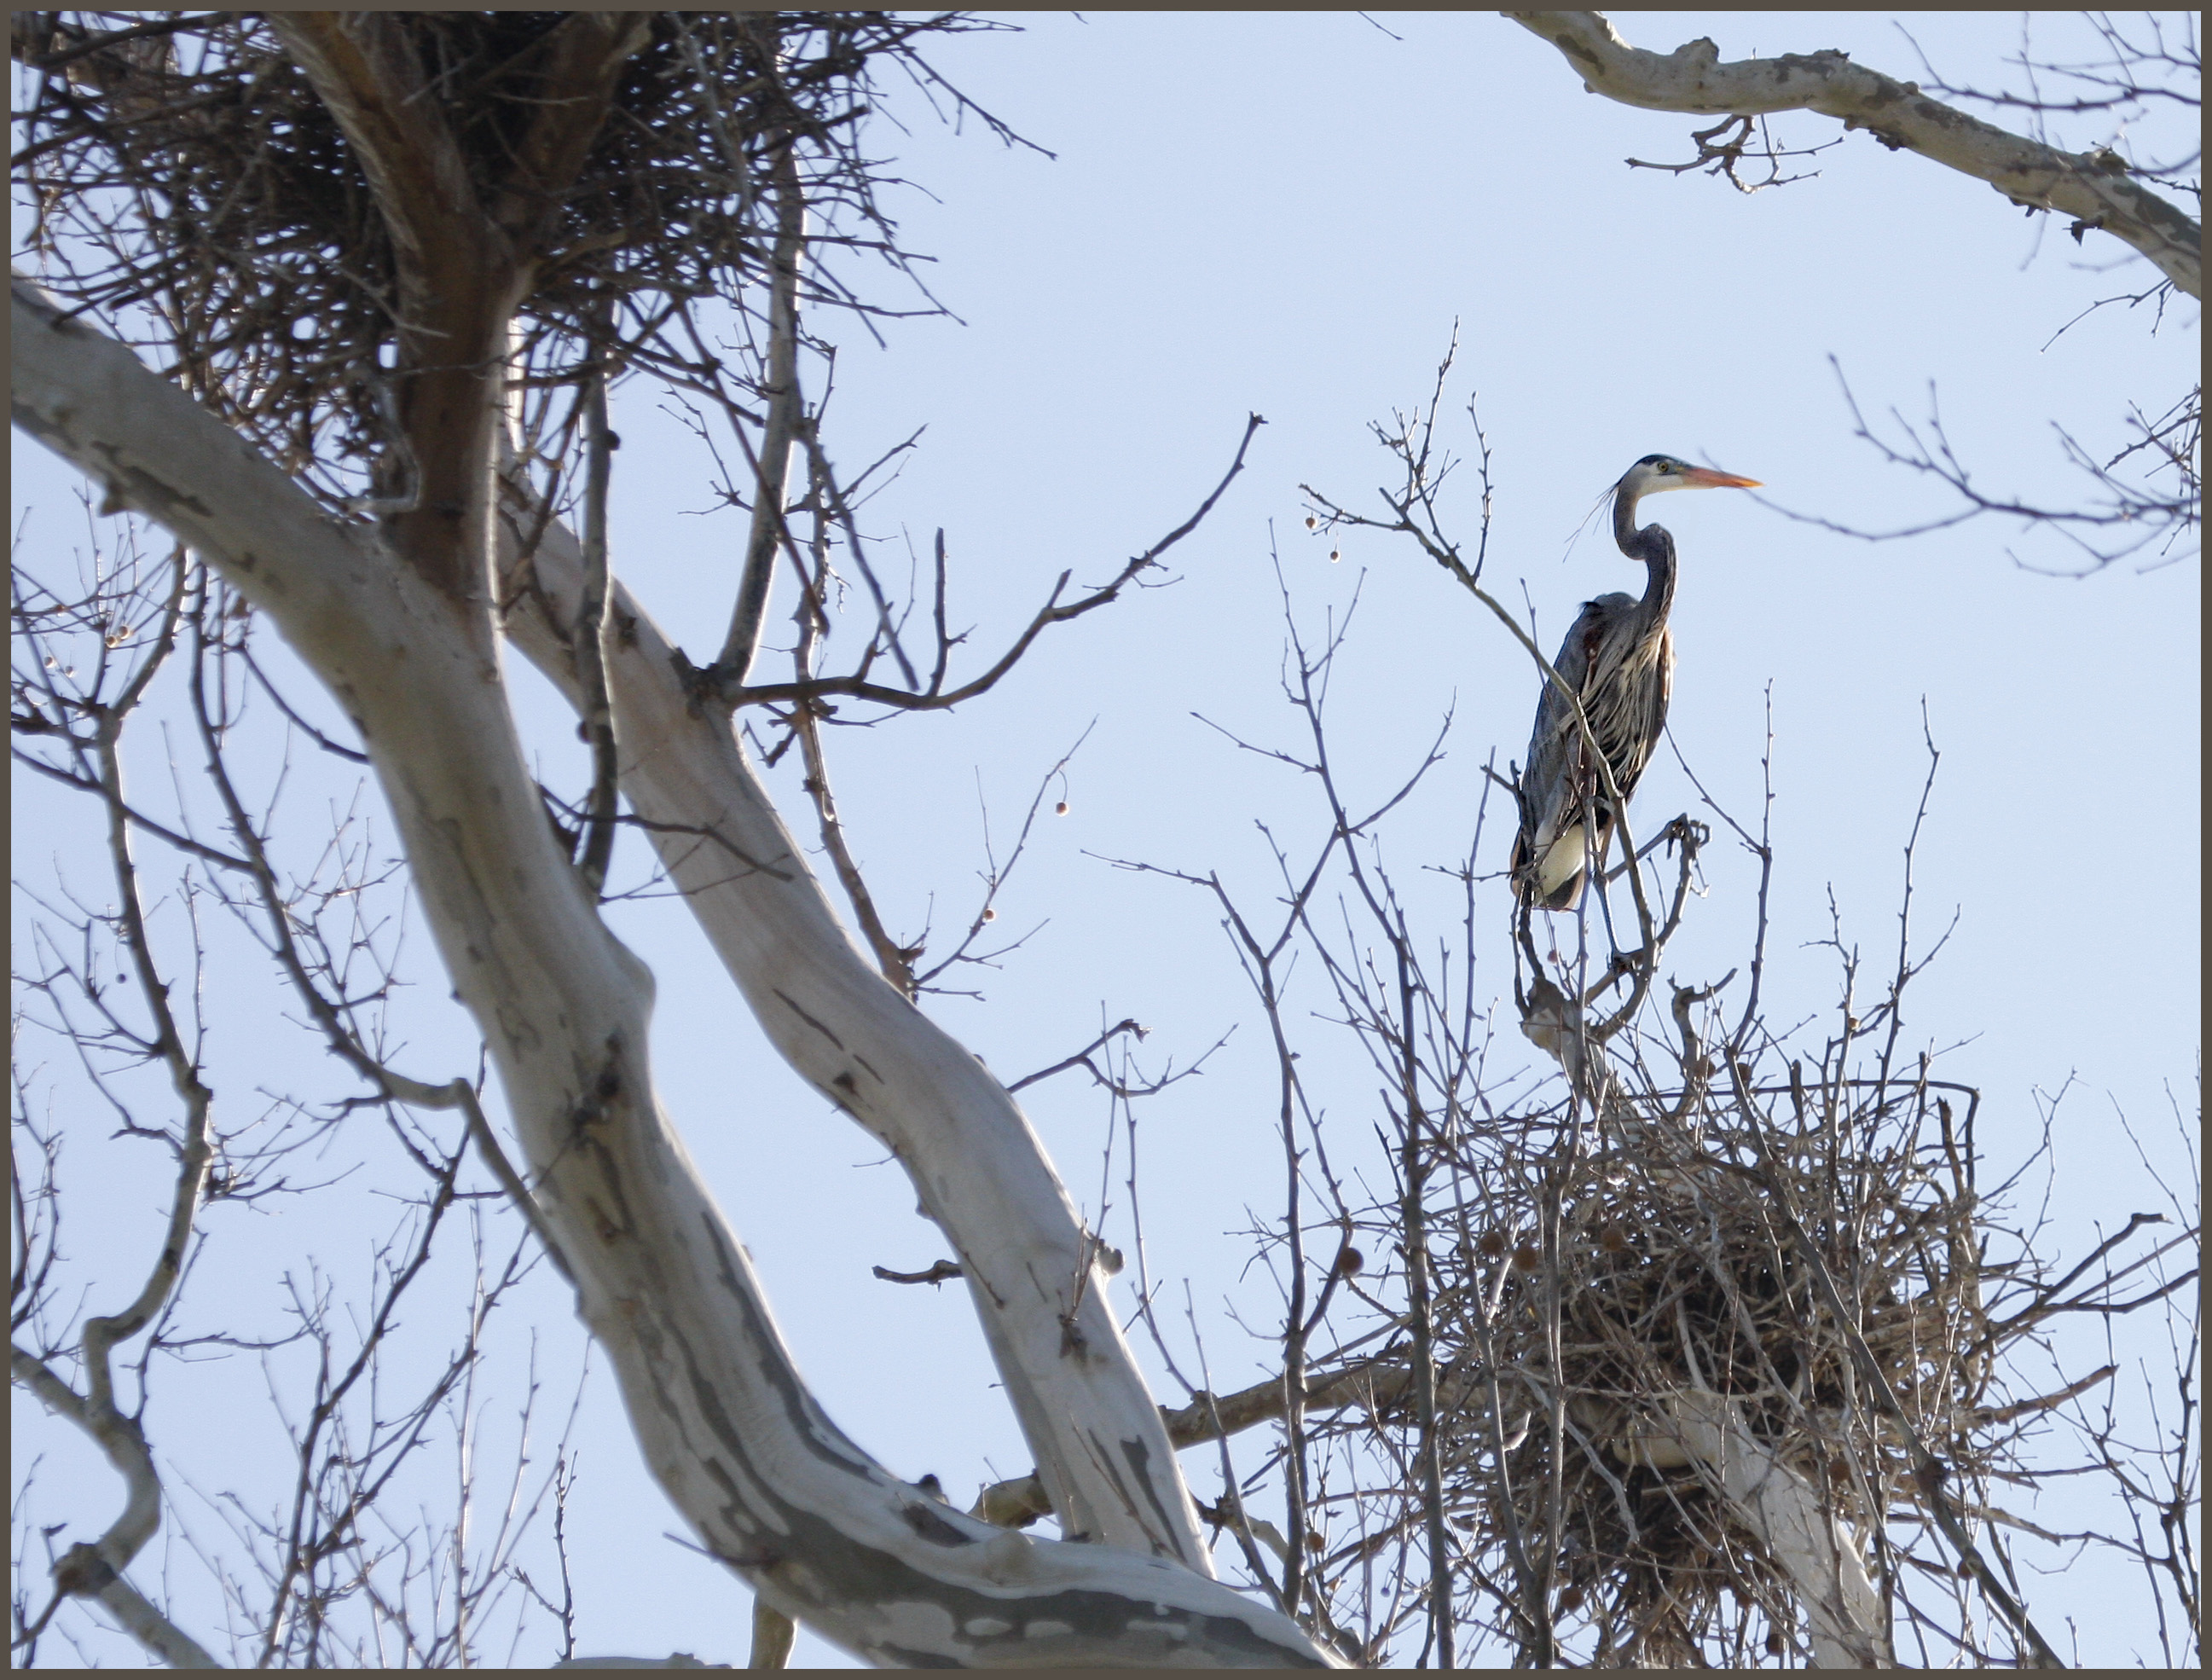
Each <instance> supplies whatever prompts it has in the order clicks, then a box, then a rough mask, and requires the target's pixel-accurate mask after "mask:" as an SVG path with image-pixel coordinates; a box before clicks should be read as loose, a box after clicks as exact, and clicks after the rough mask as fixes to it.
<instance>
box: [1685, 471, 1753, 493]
mask: <svg viewBox="0 0 2212 1680" xmlns="http://www.w3.org/2000/svg"><path fill="white" fill-rule="evenodd" d="M1682 482H1683V484H1686V485H1687V486H1688V487H1689V488H1690V489H1692V490H1757V489H1758V488H1759V480H1758V479H1756V478H1737V477H1736V476H1735V473H1733V472H1714V471H1713V469H1712V468H1711V467H1710V466H1693V467H1690V468H1689V469H1687V470H1686V471H1685V472H1683V474H1682Z"/></svg>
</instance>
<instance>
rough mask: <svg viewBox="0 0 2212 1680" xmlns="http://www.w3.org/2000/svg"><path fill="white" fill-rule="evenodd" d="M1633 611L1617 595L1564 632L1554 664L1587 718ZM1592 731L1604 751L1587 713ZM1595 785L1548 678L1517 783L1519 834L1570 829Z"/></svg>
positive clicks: (1590, 607)
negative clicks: (1519, 792)
mask: <svg viewBox="0 0 2212 1680" xmlns="http://www.w3.org/2000/svg"><path fill="white" fill-rule="evenodd" d="M1635 605H1636V603H1635V601H1634V600H1633V599H1632V598H1631V597H1629V596H1627V595H1617V594H1616V595H1600V596H1599V597H1598V598H1597V599H1596V600H1594V601H1585V602H1584V603H1583V610H1582V612H1581V614H1580V616H1578V617H1577V618H1576V619H1575V622H1574V623H1573V624H1571V625H1569V626H1568V629H1567V635H1566V639H1565V641H1563V642H1560V643H1559V657H1558V658H1556V659H1554V660H1553V661H1552V664H1553V667H1554V668H1556V669H1557V670H1558V672H1559V675H1560V676H1562V677H1564V678H1565V679H1566V682H1567V685H1568V686H1569V687H1570V688H1571V689H1573V690H1574V691H1575V693H1576V695H1577V697H1579V698H1580V699H1581V700H1582V702H1583V708H1584V710H1585V712H1590V708H1591V706H1592V704H1593V702H1594V701H1595V699H1596V697H1595V695H1594V694H1593V692H1592V690H1593V687H1594V685H1595V686H1601V685H1602V684H1603V681H1604V678H1605V675H1606V672H1607V667H1608V665H1609V663H1610V662H1611V661H1610V660H1608V657H1607V655H1608V654H1609V653H1610V652H1611V651H1612V645H1613V643H1614V642H1617V641H1618V640H1619V638H1620V632H1621V630H1623V629H1625V628H1626V624H1627V618H1628V613H1629V612H1630V611H1631V609H1632V608H1633V607H1634V606H1635ZM1590 725H1591V733H1593V734H1595V735H1596V736H1597V738H1598V741H1599V744H1600V745H1601V746H1606V745H1607V741H1606V737H1605V733H1604V732H1603V730H1602V729H1601V727H1600V726H1599V719H1598V716H1597V715H1596V714H1595V713H1594V712H1590ZM1610 756H1611V754H1610V753H1609V752H1608V754H1607V757H1608V758H1610ZM1595 780H1596V777H1595V773H1594V770H1593V767H1592V766H1591V764H1590V762H1589V746H1588V745H1587V743H1585V742H1584V740H1583V732H1582V730H1581V728H1580V727H1578V726H1577V723H1576V721H1575V709H1574V708H1573V707H1572V706H1571V705H1570V704H1569V703H1568V702H1567V697H1566V696H1565V695H1564V694H1562V693H1560V692H1559V685H1557V684H1555V683H1553V681H1552V680H1551V679H1549V678H1547V679H1545V682H1544V692H1543V694H1542V696H1541V697H1540V698H1539V699H1538V700H1537V702H1536V727H1535V728H1534V730H1532V731H1531V732H1530V733H1529V736H1528V770H1527V773H1526V774H1524V775H1523V776H1522V778H1521V788H1522V833H1523V834H1524V835H1527V836H1534V835H1536V834H1540V833H1541V834H1547V835H1551V834H1557V833H1559V832H1560V831H1562V830H1563V829H1565V828H1567V827H1570V826H1571V825H1572V824H1573V823H1574V822H1575V821H1576V820H1577V819H1578V818H1579V817H1580V816H1581V814H1582V807H1583V803H1584V801H1585V800H1587V798H1588V796H1589V791H1590V788H1591V784H1592V783H1593V782H1595Z"/></svg>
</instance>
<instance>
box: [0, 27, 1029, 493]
mask: <svg viewBox="0 0 2212 1680" xmlns="http://www.w3.org/2000/svg"><path fill="white" fill-rule="evenodd" d="M566 16H567V14H565V13H561V12H422V13H414V14H409V15H407V22H406V33H407V40H408V41H409V43H410V46H411V48H412V50H413V51H414V52H415V53H416V56H417V58H418V59H419V62H420V64H421V65H422V70H423V76H424V82H425V95H424V101H423V102H424V103H425V104H426V105H428V106H430V107H435V109H434V110H433V111H429V112H426V117H428V116H435V118H436V119H439V120H442V121H443V122H444V123H446V124H447V125H448V127H449V129H450V131H451V132H452V133H453V136H454V137H455V139H456V141H457V143H458V146H459V150H460V153H461V155H463V156H464V157H465V160H466V161H467V166H468V168H469V170H470V173H471V178H472V180H473V181H474V184H475V185H476V186H477V189H478V192H479V195H480V197H481V198H482V199H483V201H484V202H487V203H489V202H492V201H493V200H494V199H495V197H496V189H497V188H498V187H499V186H500V185H501V183H502V182H503V181H504V180H506V179H507V173H506V172H507V171H508V170H509V167H510V165H511V159H512V149H513V146H514V145H515V143H516V141H517V138H518V137H519V136H520V134H521V133H522V132H523V131H524V129H525V125H526V124H527V123H528V122H529V121H530V120H531V119H532V117H533V116H534V115H535V113H536V111H537V109H538V106H537V103H536V102H535V100H534V94H535V92H536V89H537V87H538V80H539V63H540V59H541V58H542V56H543V55H542V54H541V53H540V52H539V51H538V49H539V47H540V46H542V44H543V43H544V41H545V40H546V39H547V38H548V36H549V35H550V33H551V32H552V31H553V30H554V29H556V27H558V26H559V25H560V23H561V22H562V20H563V19H564V18H565V17H566ZM973 27H989V26H985V25H981V24H977V23H975V22H972V21H968V20H963V19H961V18H959V17H957V16H955V15H939V16H937V17H934V18H930V19H925V20H915V19H899V18H894V17H890V16H887V15H884V14H881V13H868V12H857V13H856V12H805V13H787V14H781V15H770V14H750V15H744V14H741V15H728V14H722V13H658V14H655V15H653V21H652V24H651V35H650V39H649V40H648V42H647V45H646V46H645V47H644V48H643V50H641V52H638V53H637V54H636V55H635V57H634V58H632V59H630V61H629V64H627V66H626V67H625V69H624V71H623V76H622V78H621V81H620V84H619V87H618V89H617V94H616V96H615V99H614V101H613V107H612V109H611V113H610V114H609V116H608V119H607V120H606V122H605V124H604V125H602V127H601V129H600V131H599V135H598V137H597V139H596V141H595V143H594V144H593V146H592V150H591V153H590V155H589V157H588V159H587V161H586V163H585V165H584V167H583V169H582V171H581V173H580V176H579V178H578V179H577V180H576V183H575V186H574V190H573V191H572V192H569V193H568V196H567V198H566V200H565V202H564V204H563V205H562V210H561V214H560V217H559V221H558V224H557V228H556V231H555V232H554V234H552V235H551V236H550V238H549V239H547V240H545V241H544V247H543V253H542V257H541V259H540V260H539V261H538V263H537V265H536V266H535V270H534V283H533V284H532V289H531V290H530V292H529V294H528V295H527V296H526V299H525V300H524V302H523V305H522V308H521V312H520V320H519V321H518V323H517V326H518V330H519V333H520V338H521V341H522V353H521V356H520V367H521V368H522V369H523V372H524V376H525V378H526V380H529V381H531V382H532V383H535V384H538V385H545V384H559V383H562V382H565V381H570V380H574V379H575V378H576V377H577V376H578V374H579V371H580V365H581V364H584V363H586V362H589V361H590V360H591V359H592V357H593V356H595V355H596V354H597V353H598V352H599V350H611V352H612V353H613V355H614V356H617V358H619V359H623V360H638V361H643V362H657V363H658V364H659V365H661V366H662V367H663V368H665V369H672V370H674V371H676V372H678V373H679V374H680V373H682V372H683V371H684V369H685V368H687V367H688V368H690V369H692V370H693V371H694V372H696V369H697V367H698V363H699V361H700V359H701V358H702V356H707V355H708V354H710V352H709V350H708V347H707V346H706V345H705V344H703V343H702V342H701V340H700V338H698V336H697V335H696V332H684V333H682V334H675V333H671V332H670V331H669V329H670V328H671V323H674V322H679V321H681V320H682V319H683V317H684V313H685V312H686V311H687V309H688V308H689V307H690V305H692V304H694V303H696V302H697V301H702V300H708V299H716V298H719V299H722V300H724V301H727V302H730V303H732V304H733V305H735V306H736V307H737V308H738V312H739V316H740V319H744V317H746V316H747V315H749V314H750V313H752V305H753V302H754V301H757V297H756V298H755V299H750V300H749V297H748V289H749V288H752V289H755V290H756V293H757V286H758V283H760V282H761V281H762V280H763V278H764V277H765V275H766V271H767V265H768V263H769V253H770V252H771V250H772V248H773V245H774V240H775V209H774V204H773V200H772V198H771V195H770V194H769V191H768V183H769V174H770V171H771V170H772V169H773V168H774V167H775V164H776V161H777V160H778V158H779V157H780V156H781V155H784V154H786V153H787V152H788V153H790V154H791V155H793V157H794V158H795V159H796V161H797V162H798V164H799V170H800V179H801V183H802V186H803V188H804V191H805V198H806V201H807V204H808V207H809V212H810V216H811V218H812V220H811V225H810V228H809V243H810V246H811V247H815V248H816V249H817V252H818V250H819V248H820V247H844V248H846V249H848V250H863V251H871V252H874V253H878V254H880V255H882V256H884V257H886V258H888V259H890V260H891V261H892V262H893V263H894V264H896V265H901V266H903V265H904V259H903V257H902V253H900V252H899V250H898V247H897V245H896V240H895V239H894V236H893V233H894V230H893V228H892V226H891V223H890V222H889V221H888V220H887V219H886V218H885V217H884V215H883V214H882V213H881V211H880V210H878V206H877V204H876V200H875V192H874V189H875V187H876V186H878V184H879V180H880V179H881V178H880V177H879V175H878V171H877V166H876V165H874V164H873V163H872V162H871V161H870V160H868V159H867V158H866V157H865V156H864V155H862V154H861V152H860V150H859V149H858V141H857V132H858V129H859V126H860V119H861V118H862V117H863V116H864V115H865V114H866V112H867V110H868V108H869V107H868V103H867V95H868V92H869V88H870V85H871V76H872V69H873V67H874V66H876V65H878V64H883V63H896V64H898V65H899V66H900V67H901V68H902V69H904V70H906V71H907V72H908V74H909V75H911V76H914V77H915V79H916V80H917V81H918V82H921V84H922V85H923V87H924V88H925V90H926V91H928V92H930V93H931V94H933V95H937V94H941V95H943V96H945V97H946V98H949V99H950V100H952V101H954V102H955V103H957V104H959V105H961V106H962V107H964V108H969V109H972V107H966V103H965V101H964V100H960V97H959V95H958V94H957V93H955V92H953V91H952V90H951V89H950V88H947V87H946V86H945V83H944V82H942V81H941V80H940V79H939V78H938V77H937V76H936V75H935V74H934V72H933V71H932V70H930V69H929V68H928V66H927V64H924V63H922V61H921V59H920V58H919V57H918V55H917V52H916V50H915V42H916V40H917V38H918V37H921V36H924V35H927V34H929V33H942V32H945V31H947V30H956V29H963V28H973ZM11 45H12V48H13V51H14V54H15V58H16V59H17V61H18V62H19V63H20V64H25V65H27V66H28V67H29V68H30V69H31V70H33V71H36V72H37V74H36V75H34V76H29V77H27V78H25V80H27V81H28V82H30V83H31V85H30V87H29V88H28V89H27V92H25V93H21V94H19V99H18V109H17V113H16V119H15V120H16V128H17V133H18V135H19V136H20V137H21V140H22V144H21V149H19V150H18V151H17V152H16V154H15V160H14V163H15V177H16V181H17V184H18V187H19V190H22V189H27V192H28V194H29V197H30V198H31V201H32V207H33V232H32V236H31V241H30V243H31V247H32V251H33V253H34V254H35V258H36V260H37V261H38V263H39V264H40V268H41V271H42V272H41V274H40V277H41V278H42V280H43V281H44V282H45V283H46V285H47V286H48V287H49V288H50V289H52V290H53V291H55V292H56V293H57V294H58V295H61V296H64V297H65V298H68V299H70V300H71V301H75V302H76V303H77V304H79V305H81V306H82V307H84V308H86V309H88V311H90V312H92V313H94V314H95V315H96V316H97V317H98V318H100V320H101V322H102V324H103V326H106V328H107V329H108V330H110V331H112V332H118V334H120V335H121V336H123V337H125V338H126V339H128V340H130V341H131V342H134V343H137V344H142V345H144V346H148V347H150V348H153V349H155V350H157V351H158V352H160V353H161V354H163V355H165V356H167V358H168V359H169V364H170V365H169V367H168V368H167V371H171V372H173V373H177V374H180V375H181V376H182V377H184V378H185V380H187V382H188V384H189V386H190V387H191V388H192V389H193V391H194V393H195V394H196V395H197V396H198V397H200V398H201V399H202V400H204V401H205V402H207V403H208V404H209V405H210V407H211V408H212V409H214V411H216V412H217V413H218V414H220V415H222V417H223V418H225V419H226V420H228V422H230V423H232V424H234V425H235V426H237V427H238V428H239V429H240V430H241V431H243V432H245V433H246V434H247V435H250V436H252V437H253V438H254V439H255V440H256V441H258V442H259V443H260V444H261V445H262V446H263V447H265V448H267V449H268V450H269V451H270V453H271V454H272V456H274V457H275V458H276V460H278V461H279V462H281V463H282V464H283V465H284V466H286V467H287V469H288V470H289V471H292V472H295V473H299V474H302V475H304V476H305V477H307V478H308V479H309V481H310V482H312V483H314V484H315V486H316V488H317V489H318V490H321V491H322V492H323V493H325V494H326V495H330V494H336V493H337V492H338V491H339V490H341V489H343V488H357V487H358V484H359V479H360V475H361V469H362V465H363V464H364V463H365V462H366V461H367V460H370V459H372V458H373V457H374V455H375V454H377V453H379V452H380V450H381V449H382V448H383V447H384V446H385V444H386V441H388V440H389V438H390V436H391V432H392V428H391V424H390V421H389V417H388V410H389V407H390V400H391V399H390V395H389V393H388V391H387V389H386V387H385V384H384V383H383V381H382V380H380V376H379V375H380V370H382V369H385V368H390V367H391V366H392V362H393V357H394V344H395V338H396V336H397V326H398V323H397V320H396V316H395V309H396V307H397V304H396V290H397V286H396V279H395V275H394V269H393V253H392V244H391V240H390V236H389V234H388V232H387V230H386V227H385V225H384V222H383V220H382V218H381V216H380V215H379V213H378V210H377V208H376V205H375V203H374V198H373V195H372V193H371V192H370V188H369V183H368V179H367V178H366V176H365V175H364V173H363V172H362V168H361V167H360V165H359V163H358V162H357V161H356V159H355V157H354V155H353V154H352V152H351V150H350V149H349V146H348V145H347V143H346V141H345V138H344V137H343V134H342V133H341V131H340V129H339V126H338V125H337V121H336V120H335V119H333V118H332V116H331V113H330V112H329V111H328V110H327V109H326V108H325V106H324V105H323V103H322V101H321V100H319V98H318V97H317V96H316V94H315V92H314V90H313V88H312V87H311V86H310V84H309V82H308V80H307V76H306V75H305V74H304V73H303V72H302V71H301V70H300V69H299V68H298V67H297V66H296V65H295V64H293V63H292V62H291V60H290V59H289V58H288V57H287V56H286V54H285V52H283V48H282V46H280V44H279V42H278V40H277V38H276V34H275V33H273V31H272V30H271V28H270V25H269V23H268V21H267V20H266V18H265V17H264V16H262V15H256V14H249V13H224V12H215V13H190V14H187V13H150V14H149V13H145V12H31V13H23V12H18V13H16V14H15V15H14V16H13V19H12V31H11ZM986 120H988V119H986ZM994 126H995V125H994ZM19 258H20V253H19ZM806 284H807V286H808V288H809V289H810V290H811V293H812V295H814V297H816V298H817V300H826V301H836V302H839V303H842V304H845V305H847V306H848V307H858V308H863V309H865V308H866V307H867V306H866V305H864V304H862V303H861V301H860V299H859V298H858V297H857V296H856V295H854V294H853V293H852V292H851V291H850V290H849V289H848V288H847V287H846V286H845V285H844V284H843V283H842V282H841V281H840V280H839V279H838V278H837V277H836V272H835V270H834V268H825V267H824V266H823V265H822V264H821V263H820V262H819V261H815V262H811V263H810V264H809V265H808V267H807V270H806ZM600 320H606V321H608V322H611V326H599V325H597V323H598V322H599V321H600ZM610 337H611V338H612V341H613V342H612V343H611V344H608V343H607V342H606V341H607V340H608V338H610ZM346 480H350V481H351V482H350V484H346V483H344V482H343V481H346Z"/></svg>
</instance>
